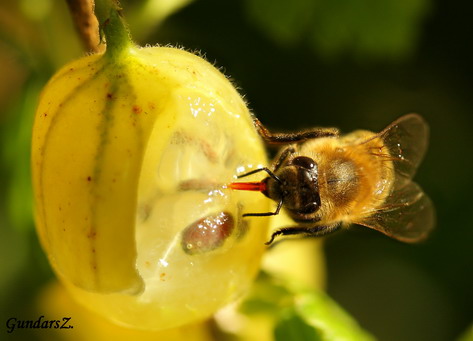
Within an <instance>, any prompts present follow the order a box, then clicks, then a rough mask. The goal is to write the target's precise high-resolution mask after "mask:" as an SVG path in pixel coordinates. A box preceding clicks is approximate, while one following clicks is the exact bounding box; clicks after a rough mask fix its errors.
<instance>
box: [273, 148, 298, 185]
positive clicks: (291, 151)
mask: <svg viewBox="0 0 473 341" xmlns="http://www.w3.org/2000/svg"><path fill="white" fill-rule="evenodd" d="M295 152H296V150H295V149H294V148H293V147H287V148H286V149H284V150H283V151H282V153H281V155H279V157H278V160H277V161H276V162H275V163H274V166H273V167H274V171H275V172H276V171H277V170H278V169H279V167H281V165H282V164H283V163H284V160H286V159H287V157H288V156H289V155H290V154H294V153H295ZM279 183H281V181H279Z"/></svg>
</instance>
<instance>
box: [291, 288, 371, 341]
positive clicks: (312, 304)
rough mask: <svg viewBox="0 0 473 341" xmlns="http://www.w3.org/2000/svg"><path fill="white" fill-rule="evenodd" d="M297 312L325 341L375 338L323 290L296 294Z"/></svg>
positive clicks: (369, 339)
mask: <svg viewBox="0 0 473 341" xmlns="http://www.w3.org/2000/svg"><path fill="white" fill-rule="evenodd" d="M295 302H296V306H295V309H296V311H297V313H298V314H299V315H300V316H301V317H302V318H303V319H304V321H305V322H306V323H307V324H308V325H310V326H312V327H314V328H316V329H317V330H318V331H319V332H320V333H321V334H322V335H323V340H325V341H332V340H338V341H342V340H343V341H373V340H375V338H374V337H373V336H372V335H370V334H369V333H367V332H366V331H364V330H363V329H362V328H361V327H360V326H359V325H358V323H357V322H356V321H355V320H354V319H353V318H352V317H351V316H350V315H348V313H346V312H345V311H344V310H343V309H342V308H341V307H340V306H339V305H338V304H336V303H335V302H334V301H333V300H332V299H331V298H330V297H328V296H327V295H326V294H325V293H323V292H315V291H312V292H305V293H300V294H296V299H295Z"/></svg>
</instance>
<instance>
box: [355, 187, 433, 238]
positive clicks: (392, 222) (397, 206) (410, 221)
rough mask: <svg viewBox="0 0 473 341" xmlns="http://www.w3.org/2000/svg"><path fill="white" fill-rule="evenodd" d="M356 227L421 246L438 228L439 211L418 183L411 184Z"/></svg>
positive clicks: (399, 190) (357, 222) (358, 222)
mask: <svg viewBox="0 0 473 341" xmlns="http://www.w3.org/2000/svg"><path fill="white" fill-rule="evenodd" d="M354 223H356V224H359V225H364V226H367V227H369V228H372V229H375V230H377V231H379V232H382V233H384V234H386V235H388V236H389V237H392V238H395V239H398V240H400V241H403V242H417V241H420V240H423V239H425V238H426V237H427V236H428V234H429V233H430V231H431V230H432V228H433V227H434V224H435V211H434V208H433V205H432V202H431V200H430V198H429V197H428V196H427V195H426V194H425V193H424V192H423V191H422V189H421V188H420V187H419V186H418V185H417V184H416V183H415V182H408V183H407V184H406V185H405V186H403V187H402V188H397V189H395V190H394V192H393V193H392V194H391V195H390V196H389V197H388V198H387V199H386V202H385V203H384V204H383V205H382V206H381V207H378V208H377V209H376V210H374V211H373V212H371V214H370V215H369V216H368V217H367V218H364V219H362V220H361V221H355V222H354Z"/></svg>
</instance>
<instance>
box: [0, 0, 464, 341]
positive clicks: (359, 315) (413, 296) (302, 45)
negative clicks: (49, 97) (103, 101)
mask: <svg viewBox="0 0 473 341" xmlns="http://www.w3.org/2000/svg"><path fill="white" fill-rule="evenodd" d="M250 2H251V0H248V1H217V0H198V1H195V2H193V3H191V4H190V5H189V6H187V7H185V8H183V9H182V10H180V11H178V12H177V13H176V14H174V15H172V16H171V17H169V18H168V19H167V20H166V21H165V22H164V23H162V24H161V25H160V26H159V27H158V28H156V29H154V30H153V31H149V32H147V34H141V35H139V37H138V40H139V41H138V42H139V43H140V44H157V43H159V44H161V45H165V44H171V45H174V46H175V45H179V46H184V47H185V48H186V49H189V50H192V51H194V50H198V51H201V52H202V53H205V56H206V58H207V59H208V60H209V61H211V62H214V61H215V62H216V65H217V66H221V67H223V71H224V72H225V74H227V75H229V76H231V77H232V79H233V81H234V83H235V84H236V85H237V86H238V87H239V89H240V91H241V93H242V94H244V96H245V98H246V100H247V101H248V103H249V106H250V108H251V110H252V111H253V112H254V113H255V114H256V116H257V117H258V118H259V119H260V120H261V121H262V122H263V123H264V124H265V125H267V126H268V127H269V128H271V129H272V130H275V131H278V130H279V131H283V130H288V131H290V130H298V129H301V128H308V127H314V126H335V127H339V128H341V129H342V131H344V132H349V131H351V130H354V129H360V128H363V129H370V130H374V131H378V130H381V129H383V128H384V127H385V126H387V125H388V124H389V123H391V122H392V121H393V120H394V119H396V118H397V117H399V116H401V115H403V114H406V113H409V112H417V113H419V114H421V115H422V116H424V117H425V119H426V120H427V121H428V122H429V124H430V127H431V140H430V148H429V150H428V153H427V156H426V158H425V160H424V162H423V163H422V165H421V167H420V169H419V171H418V174H417V175H416V181H417V182H418V183H419V184H421V186H422V187H423V188H424V190H425V191H426V193H428V194H429V195H430V197H431V198H432V200H433V202H434V203H435V206H436V210H437V220H438V221H437V228H436V230H435V231H434V233H433V234H432V236H431V238H429V239H428V240H427V241H426V242H423V243H421V244H417V245H406V244H402V243H399V242H396V241H393V240H390V239H389V238H387V237H385V236H383V235H381V234H380V233H377V232H375V231H371V230H368V229H366V228H362V227H356V226H355V227H352V228H351V229H349V230H348V231H345V232H341V233H338V234H336V235H333V236H331V237H329V238H328V239H327V242H326V246H325V250H326V259H327V271H328V274H327V276H328V282H327V291H328V293H329V295H331V296H332V297H333V298H334V299H335V300H336V301H337V302H338V303H339V304H340V305H341V306H342V307H344V308H345V309H346V310H347V311H348V312H349V313H350V314H351V315H352V316H353V317H354V318H355V319H356V320H358V321H359V322H360V324H361V325H362V326H363V327H364V328H365V329H366V330H368V331H370V332H372V333H373V334H374V335H375V336H376V337H377V338H379V340H383V341H396V340H403V341H410V340H412V341H419V340H429V341H443V340H454V339H456V338H457V337H459V335H460V334H461V333H463V332H464V331H465V330H466V329H467V327H468V326H469V325H470V324H471V322H472V320H473V290H472V288H473V218H472V217H473V215H472V208H471V207H472V199H471V193H473V180H472V174H473V172H472V170H473V165H472V163H473V158H472V147H473V133H472V129H473V96H472V90H473V89H472V87H473V67H472V60H473V54H472V51H473V49H472V43H471V39H472V38H471V37H472V36H473V29H472V24H471V13H472V10H473V5H472V4H471V3H470V2H468V1H456V2H453V1H447V0H442V1H440V0H437V1H430V2H429V1H420V0H419V1H416V2H417V3H418V4H419V6H421V7H422V9H421V10H418V15H417V16H416V17H415V18H414V19H411V20H412V21H411V22H410V25H411V29H412V33H411V34H410V35H407V36H408V38H409V39H408V40H409V44H408V47H405V46H404V45H402V44H400V45H399V44H398V45H396V44H394V43H393V44H392V45H389V44H387V45H386V46H387V47H386V48H385V49H383V48H380V49H379V50H377V49H376V48H372V47H373V46H375V47H377V46H381V45H382V44H381V43H377V42H379V41H381V42H383V41H384V37H383V36H382V35H381V38H379V37H378V38H376V37H374V38H373V39H374V43H373V44H372V45H363V41H364V40H363V38H360V37H364V36H369V35H370V34H371V33H373V32H374V33H376V27H377V26H376V25H377V23H376V19H377V17H376V15H375V13H374V12H369V13H366V12H365V11H364V10H363V8H361V9H359V11H360V12H357V11H355V10H353V11H352V10H350V9H351V8H350V7H348V10H347V8H344V10H345V12H343V13H345V17H342V18H338V17H337V16H334V17H333V19H330V18H331V17H330V13H332V12H331V10H334V12H335V13H340V12H342V11H341V10H340V11H336V8H335V9H333V8H324V9H323V10H322V9H321V10H320V12H321V13H320V12H317V10H318V9H315V10H314V9H312V11H315V12H317V13H319V14H313V13H315V12H310V10H307V12H308V13H309V12H310V13H312V14H311V15H312V16H310V15H309V16H308V18H306V17H304V18H305V19H304V20H301V23H300V25H299V21H298V20H295V21H294V20H292V21H289V23H290V24H288V25H287V27H288V29H287V30H286V31H284V30H282V31H281V30H280V31H277V29H276V31H274V30H273V31H271V30H268V29H267V27H271V25H269V26H268V25H266V26H265V24H264V23H263V24H262V22H264V20H262V19H261V18H265V20H269V21H268V22H269V23H272V22H281V23H282V25H283V26H284V21H283V20H282V19H281V18H285V17H284V8H283V11H282V13H283V14H281V11H280V12H277V11H276V12H275V14H274V20H273V21H271V18H272V17H271V15H272V12H271V11H270V10H269V9H268V11H267V13H266V12H265V13H263V14H260V16H259V17H258V15H256V16H255V15H254V13H255V11H256V10H255V9H254V8H253V7H252V5H249V3H250ZM256 2H257V3H260V4H262V5H261V6H262V8H263V9H265V8H268V6H269V5H268V4H269V3H270V2H267V3H266V4H265V3H264V0H258V1H256ZM309 2H310V1H304V0H298V1H295V2H294V3H295V4H296V5H297V4H298V5H299V6H300V8H302V9H303V5H304V4H305V3H309ZM321 2H323V1H321ZM348 2H350V1H348ZM408 2H409V1H408V0H405V1H400V2H399V4H404V3H406V4H407V3H408ZM275 3H286V2H280V1H276V2H275ZM350 3H352V4H355V3H356V0H352V1H351V2H350ZM361 3H363V4H365V5H366V4H367V5H370V6H375V4H376V3H378V2H373V3H370V1H361ZM379 3H383V2H379ZM386 3H391V1H386ZM263 5H264V6H263ZM2 6H3V7H2ZM9 6H10V8H11V7H15V6H16V4H15V2H13V1H6V2H5V5H1V6H0V24H1V26H0V27H1V31H0V33H1V35H0V38H1V41H0V43H1V44H0V48H1V49H2V51H7V52H8V55H6V54H5V55H4V56H3V57H2V58H3V59H2V63H4V72H7V71H8V70H9V71H10V72H12V70H14V69H15V68H18V69H19V71H18V74H14V75H13V74H12V73H8V72H7V73H6V76H5V77H6V78H4V83H5V84H3V86H1V87H0V93H2V92H3V94H2V96H0V104H1V105H2V108H0V114H1V115H0V124H1V125H0V132H1V134H2V135H1V138H2V141H3V142H2V144H3V148H2V154H1V156H2V163H1V164H0V165H1V167H0V175H1V180H0V188H1V191H0V194H1V198H0V204H1V205H0V223H1V224H2V226H1V228H2V232H1V233H2V242H1V246H2V247H1V250H0V255H1V259H2V264H1V265H2V267H1V268H0V270H1V273H2V274H1V275H0V277H1V278H2V281H1V282H0V299H1V302H3V303H2V305H3V309H2V312H1V315H0V322H1V321H5V320H6V316H7V315H11V314H12V313H15V312H20V311H22V309H24V308H25V306H27V305H28V302H29V301H31V300H32V298H33V297H34V295H35V294H36V291H37V288H39V287H40V286H41V285H42V284H43V283H44V282H45V281H46V280H47V279H48V278H50V277H51V273H50V272H49V270H48V265H47V263H46V261H45V259H44V256H43V254H42V252H41V250H40V248H39V246H38V244H37V240H36V236H35V234H34V231H33V229H32V226H33V225H32V222H31V209H30V208H29V207H30V200H29V198H30V197H29V195H30V194H31V193H30V192H29V191H30V189H29V187H28V185H24V183H27V182H28V179H29V173H28V169H29V166H28V149H29V141H28V136H29V125H30V124H31V117H32V116H31V115H32V112H31V108H33V107H34V105H35V103H36V102H35V101H36V97H37V93H38V92H39V89H40V88H41V87H42V85H43V84H44V82H45V81H46V80H47V78H48V77H49V76H50V74H51V72H53V71H54V69H57V67H59V66H60V65H61V63H63V62H64V61H67V60H68V59H71V58H74V56H75V57H77V56H79V55H80V49H79V47H78V43H77V42H70V46H69V45H60V44H59V43H57V42H56V43H54V42H53V43H46V39H45V40H39V41H37V42H32V41H33V40H32V38H30V36H29V35H28V34H26V36H27V38H24V36H23V35H22V34H23V33H21V32H22V31H21V30H18V31H19V32H20V33H18V32H17V31H14V33H12V34H11V35H10V33H11V32H10V31H9V27H11V25H10V24H11V23H10V21H9V20H14V19H15V18H16V19H18V18H20V17H21V16H20V15H19V14H18V13H19V12H15V13H17V16H15V15H12V17H8V16H6V13H8V12H7V10H8V9H9ZM127 6H131V1H128V2H125V1H124V7H125V14H126V10H127ZM254 6H256V5H254ZM287 6H288V10H287V12H288V15H291V13H292V12H291V11H290V8H289V7H290V6H292V5H291V4H290V2H287ZM256 7H257V6H256ZM309 7H310V6H309ZM328 7H330V6H328ZM251 8H253V10H251ZM353 8H356V6H355V7H353ZM384 10H385V11H389V10H390V9H389V6H386V8H385V9H384ZM54 11H55V12H54V13H56V14H55V15H56V16H57V13H61V14H62V21H61V22H59V23H57V22H56V21H57V20H56V19H54V18H55V16H54V13H53V14H50V15H51V17H50V18H49V19H51V22H47V23H45V22H41V21H39V20H38V21H37V22H35V23H34V25H30V26H32V27H40V31H39V33H38V34H44V36H49V37H50V36H51V35H55V37H61V35H63V36H64V37H67V35H68V34H69V36H70V34H72V33H71V32H72V24H70V18H68V17H67V9H66V8H65V6H64V5H63V4H62V5H61V6H59V7H58V8H55V9H54ZM252 11H253V12H252ZM324 11H325V12H324ZM251 13H253V14H251ZM298 13H299V12H298ZM300 13H305V11H304V10H300ZM363 16H366V18H365V17H363ZM295 17H297V18H298V16H297V15H295ZM359 17H363V20H362V21H360V22H361V24H360V23H356V24H353V25H354V27H355V28H356V27H363V29H364V30H365V31H363V30H361V29H360V30H359V32H368V33H366V34H365V35H363V34H362V33H360V34H359V35H356V34H354V35H353V36H350V34H347V36H348V37H349V38H347V39H346V40H343V39H341V40H339V43H338V45H336V46H335V47H333V46H332V47H330V46H328V45H327V44H326V43H324V42H323V40H320V39H322V38H323V37H325V36H324V32H325V31H324V30H323V29H324V28H325V29H327V30H328V28H327V27H329V28H331V29H332V31H337V29H338V28H339V27H340V32H342V31H343V32H345V33H346V32H351V31H350V29H352V28H353V27H352V26H350V25H349V24H347V23H350V22H351V21H350V18H359ZM258 18H259V19H258ZM317 18H319V20H320V21H321V19H320V18H324V20H327V22H329V23H331V25H328V24H327V25H325V26H322V27H317V28H316V29H315V31H316V33H314V28H313V27H314V26H313V25H312V22H317V20H318V19H317ZM327 18H328V19H327ZM7 19H8V20H7ZM395 19H396V18H394V19H393V20H395ZM371 20H373V22H371ZM131 22H132V21H131ZM394 22H398V21H396V20H395V21H394ZM365 23H366V27H365V26H363V25H365ZM20 24H21V22H20ZM9 25H10V26H9ZM54 25H56V26H60V25H66V29H65V30H64V32H51V30H52V29H53V28H54V27H56V26H54ZM291 25H293V27H294V30H297V34H294V35H292V33H291V32H293V31H291V29H290V28H291V27H292V26H291ZM347 25H348V26H347ZM356 25H358V26H356ZM379 25H380V26H383V25H382V23H381V24H379ZM385 26H386V25H384V26H383V27H385ZM284 27H286V26H284ZM387 27H388V28H387V32H388V33H389V32H390V30H389V28H390V27H392V26H390V25H388V26H387ZM133 28H134V27H133V25H131V29H132V31H133ZM396 29H397V28H396V27H393V30H396ZM25 30H27V29H26V28H25ZM332 31H330V30H328V33H327V34H326V37H327V39H328V41H329V42H330V41H335V40H336V39H333V40H330V32H332ZM274 32H279V33H274ZM288 32H289V33H288ZM357 32H358V31H357ZM380 34H384V33H383V30H382V29H380ZM30 35H31V34H30ZM317 35H320V36H322V38H320V36H319V38H320V39H319V38H317V39H318V40H317V39H316V38H314V37H316V36H317ZM18 37H20V38H21V39H23V40H22V41H23V43H22V44H16V43H15V40H16V39H17V38H18ZM64 37H62V38H61V39H62V40H60V39H59V38H58V40H57V41H62V42H64V41H66V40H67V39H66V38H64ZM388 38H389V37H388V36H387V35H386V41H388V40H389V39H388ZM29 39H31V41H30V40H29ZM376 39H378V40H376ZM379 39H381V40H379ZM314 41H315V43H314ZM25 42H29V43H25ZM28 44H31V45H28ZM324 44H325V45H324ZM36 45H38V46H39V47H38V46H36ZM26 46H27V47H26ZM327 46H328V47H327ZM363 46H364V47H363ZM370 46H371V47H370ZM392 46H394V47H392ZM396 46H397V47H396ZM403 46H404V47H403ZM390 47H392V49H390ZM51 49H52V50H54V49H55V50H56V51H58V52H57V53H54V57H51V55H52V54H51V53H49V52H45V51H47V50H51ZM38 51H39V52H38ZM386 51H387V52H386ZM2 53H3V52H2ZM5 56H6V57H5ZM32 56H33V57H32ZM5 60H6V61H7V62H8V63H11V65H13V67H10V66H9V65H10V64H8V63H7V64H5ZM5 65H6V66H5ZM18 65H20V67H18ZM7 69H8V70H7ZM9 77H11V78H9ZM15 89H19V90H18V93H14V92H12V91H13V90H15ZM20 113H25V114H24V115H23V116H21V115H20ZM15 115H16V116H15ZM17 226H20V227H17ZM25 293H26V294H25ZM5 314H7V315H5Z"/></svg>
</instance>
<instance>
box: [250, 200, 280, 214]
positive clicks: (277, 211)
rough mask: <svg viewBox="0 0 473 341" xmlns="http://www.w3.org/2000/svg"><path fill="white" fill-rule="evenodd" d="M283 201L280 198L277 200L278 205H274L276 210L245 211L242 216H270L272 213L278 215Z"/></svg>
mask: <svg viewBox="0 0 473 341" xmlns="http://www.w3.org/2000/svg"><path fill="white" fill-rule="evenodd" d="M282 204H283V201H282V199H281V200H280V201H279V202H278V207H276V210H275V211H274V212H265V213H245V214H243V217H267V216H272V215H278V214H279V211H280V210H281V207H282Z"/></svg>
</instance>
